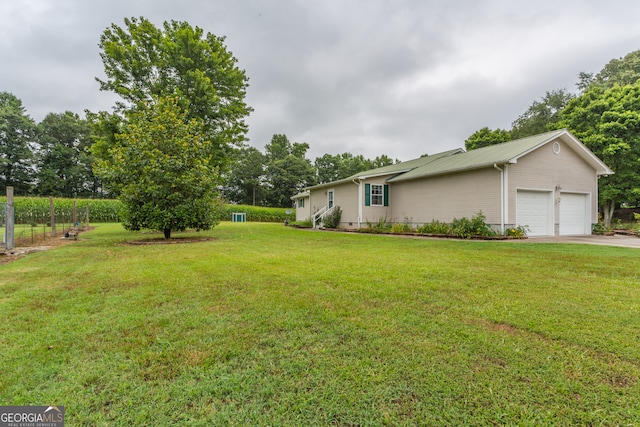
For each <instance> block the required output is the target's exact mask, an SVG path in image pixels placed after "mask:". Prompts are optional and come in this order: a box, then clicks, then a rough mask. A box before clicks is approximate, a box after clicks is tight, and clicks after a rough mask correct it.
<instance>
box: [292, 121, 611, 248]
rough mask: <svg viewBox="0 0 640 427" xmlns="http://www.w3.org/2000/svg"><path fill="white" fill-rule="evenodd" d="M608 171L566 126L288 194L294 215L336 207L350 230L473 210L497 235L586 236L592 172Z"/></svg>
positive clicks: (592, 202) (319, 214)
mask: <svg viewBox="0 0 640 427" xmlns="http://www.w3.org/2000/svg"><path fill="white" fill-rule="evenodd" d="M612 173H613V172H612V171H611V169H609V167H607V166H606V165H605V164H604V163H603V162H602V161H601V160H600V159H598V157H596V156H595V155H594V154H593V153H592V152H591V151H590V150H589V149H588V148H587V147H585V146H584V145H583V144H582V143H581V142H580V141H578V139H576V138H575V137H574V136H573V135H572V134H571V133H570V132H569V131H567V130H566V129H563V130H557V131H552V132H547V133H543V134H540V135H535V136H531V137H527V138H522V139H518V140H514V141H510V142H506V143H502V144H497V145H493V146H489V147H484V148H480V149H476V150H472V151H469V152H465V151H464V150H462V149H456V150H450V151H445V152H443V153H438V154H434V155H431V156H426V157H421V158H418V159H414V160H410V161H407V162H401V163H398V164H394V165H390V166H385V167H382V168H378V169H373V170H368V171H364V172H361V173H358V174H356V175H353V176H350V177H348V178H345V179H341V180H339V181H334V182H329V183H326V184H320V185H315V186H312V187H308V188H307V189H306V191H305V192H304V193H300V194H299V195H296V196H294V200H295V201H296V203H297V205H298V206H300V203H302V206H304V210H303V211H302V210H301V211H300V212H299V213H298V212H297V215H296V216H297V218H296V219H305V218H309V216H311V218H312V219H313V222H314V225H317V224H320V223H321V221H322V218H323V217H324V215H326V214H327V213H328V212H331V211H332V210H333V209H335V208H336V207H340V209H341V210H342V217H341V223H340V225H341V226H342V227H344V228H347V229H357V228H360V227H362V226H363V225H366V224H367V223H368V222H370V223H377V222H379V221H380V220H386V221H387V222H389V223H408V224H410V225H412V226H414V227H415V226H419V225H422V224H424V223H428V222H431V221H433V220H437V221H441V222H447V223H450V222H451V221H452V220H453V219H454V218H462V217H467V218H471V217H472V216H473V215H475V214H477V213H478V212H482V213H483V214H484V216H485V217H486V222H487V223H488V224H490V225H491V226H492V227H493V228H494V229H496V230H497V231H500V232H502V233H504V232H505V230H506V229H507V228H510V227H514V226H526V227H527V228H528V235H529V236H553V235H585V234H591V230H592V225H593V224H594V223H596V222H597V219H598V213H597V212H598V211H597V202H598V177H599V176H601V175H609V174H612Z"/></svg>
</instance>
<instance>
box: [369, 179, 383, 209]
mask: <svg viewBox="0 0 640 427" xmlns="http://www.w3.org/2000/svg"><path fill="white" fill-rule="evenodd" d="M383 191H384V187H383V186H382V185H380V184H371V206H382V201H383V199H382V196H383V195H384V193H383Z"/></svg>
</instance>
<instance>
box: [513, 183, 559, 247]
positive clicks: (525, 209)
mask: <svg viewBox="0 0 640 427" xmlns="http://www.w3.org/2000/svg"><path fill="white" fill-rule="evenodd" d="M516 223H517V225H520V226H526V227H527V228H528V229H529V231H528V234H529V236H550V235H553V198H552V193H551V192H550V191H529V190H518V192H517V200H516Z"/></svg>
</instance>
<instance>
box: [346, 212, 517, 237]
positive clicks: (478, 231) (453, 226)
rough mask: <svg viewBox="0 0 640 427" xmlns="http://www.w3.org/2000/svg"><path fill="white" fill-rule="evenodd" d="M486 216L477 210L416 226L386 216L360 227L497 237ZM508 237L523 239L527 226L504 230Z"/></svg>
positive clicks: (375, 230)
mask: <svg viewBox="0 0 640 427" xmlns="http://www.w3.org/2000/svg"><path fill="white" fill-rule="evenodd" d="M485 220H486V217H485V216H484V214H483V213H482V212H478V213H477V214H475V215H474V216H472V217H471V218H465V217H463V218H455V219H454V220H453V221H452V222H451V223H450V224H449V223H446V222H441V221H436V220H433V221H431V222H429V223H425V224H423V225H421V226H419V227H417V228H413V227H411V225H409V223H408V222H409V221H407V222H405V223H394V224H391V223H389V222H388V221H387V219H386V218H381V219H379V220H378V222H376V223H370V222H367V226H366V227H363V228H360V229H359V230H358V231H359V232H361V233H393V234H407V233H418V234H429V235H438V236H453V237H462V238H465V239H470V238H472V237H489V238H490V237H499V236H500V233H498V232H497V231H495V230H494V229H493V228H492V227H491V226H490V225H489V224H487V223H486V221H485ZM505 235H506V236H508V237H513V238H518V239H523V238H525V237H526V235H527V228H526V227H523V226H518V227H515V228H509V229H507V230H506V232H505Z"/></svg>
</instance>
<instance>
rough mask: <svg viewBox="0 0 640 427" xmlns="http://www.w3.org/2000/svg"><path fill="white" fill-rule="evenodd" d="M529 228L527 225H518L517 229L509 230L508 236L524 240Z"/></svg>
mask: <svg viewBox="0 0 640 427" xmlns="http://www.w3.org/2000/svg"><path fill="white" fill-rule="evenodd" d="M528 232H529V227H527V226H526V225H518V226H517V227H511V228H508V229H507V232H506V235H507V236H509V237H513V238H516V239H524V238H525V237H527V233H528Z"/></svg>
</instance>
